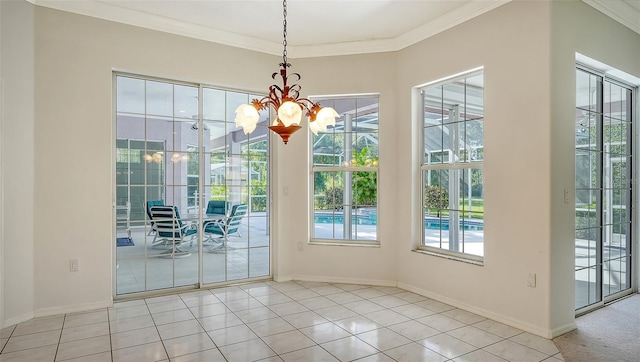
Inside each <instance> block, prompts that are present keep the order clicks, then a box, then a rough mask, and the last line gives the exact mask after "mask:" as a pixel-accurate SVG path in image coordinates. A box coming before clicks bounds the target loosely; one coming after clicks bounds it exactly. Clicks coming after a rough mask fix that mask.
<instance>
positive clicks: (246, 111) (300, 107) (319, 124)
mask: <svg viewBox="0 0 640 362" xmlns="http://www.w3.org/2000/svg"><path fill="white" fill-rule="evenodd" d="M282 6H283V9H284V11H283V18H284V21H283V29H284V30H283V39H284V40H283V42H282V45H283V46H284V48H283V51H282V63H280V72H279V73H278V72H276V73H273V74H272V75H271V78H273V79H276V76H278V75H280V77H281V78H282V85H281V86H280V85H276V84H274V85H271V86H270V87H269V94H268V95H267V96H265V97H263V98H261V99H253V100H252V101H251V104H243V105H241V106H240V107H238V109H236V119H235V121H236V126H237V127H242V129H243V131H244V133H245V134H249V133H251V132H253V131H254V130H255V129H256V125H257V124H258V120H259V119H260V113H259V111H261V110H263V109H268V108H269V107H273V108H274V109H275V110H276V113H277V115H278V117H277V118H276V119H275V120H274V121H273V124H272V125H271V126H269V129H270V130H271V131H273V132H275V133H277V134H278V135H280V137H281V138H282V141H283V142H284V144H287V142H289V137H290V136H291V135H292V134H293V133H294V132H296V131H297V130H299V129H301V128H302V127H301V126H300V122H301V121H302V113H303V112H306V116H307V118H308V119H309V129H310V130H311V132H313V134H315V135H317V134H318V131H323V132H325V131H326V130H327V126H335V124H336V117H338V112H336V111H335V110H334V109H333V108H330V107H326V108H322V107H321V106H320V104H319V103H315V102H313V101H311V100H310V99H308V98H302V97H300V89H301V87H300V85H299V84H297V83H295V84H292V85H289V84H288V81H289V77H294V78H295V80H294V82H296V81H299V80H300V79H301V77H300V74H298V73H292V74H289V75H287V68H289V67H290V66H291V64H289V63H288V62H287V1H286V0H284V1H283V3H282Z"/></svg>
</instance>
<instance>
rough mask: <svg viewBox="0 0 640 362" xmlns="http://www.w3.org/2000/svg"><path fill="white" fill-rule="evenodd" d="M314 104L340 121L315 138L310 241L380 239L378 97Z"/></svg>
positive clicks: (312, 150) (360, 241)
mask: <svg viewBox="0 0 640 362" xmlns="http://www.w3.org/2000/svg"><path fill="white" fill-rule="evenodd" d="M314 101H316V102H319V103H320V104H322V106H328V107H333V108H334V109H335V110H336V111H337V112H338V113H339V114H340V118H339V119H337V120H336V126H335V127H333V128H331V127H329V129H328V130H327V132H324V133H318V135H312V138H311V157H312V165H313V169H312V172H313V177H312V181H311V182H312V187H311V190H312V191H313V195H311V197H312V201H311V203H310V204H311V205H312V209H311V225H312V231H311V239H312V241H319V242H337V243H343V242H349V243H354V242H355V243H372V242H374V241H375V240H376V239H377V236H378V233H377V230H378V229H377V222H378V220H377V215H378V152H379V151H378V115H379V112H378V97H377V96H367V97H364V96H360V97H355V96H354V97H341V98H323V99H314Z"/></svg>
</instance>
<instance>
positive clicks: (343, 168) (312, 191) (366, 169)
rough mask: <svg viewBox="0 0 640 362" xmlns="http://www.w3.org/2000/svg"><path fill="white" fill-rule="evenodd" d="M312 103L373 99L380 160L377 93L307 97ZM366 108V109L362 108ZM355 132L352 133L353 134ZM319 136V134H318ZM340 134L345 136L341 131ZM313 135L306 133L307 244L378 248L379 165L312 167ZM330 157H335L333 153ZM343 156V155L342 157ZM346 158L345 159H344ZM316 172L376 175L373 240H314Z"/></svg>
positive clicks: (343, 164) (330, 130) (378, 97)
mask: <svg viewBox="0 0 640 362" xmlns="http://www.w3.org/2000/svg"><path fill="white" fill-rule="evenodd" d="M309 98H310V99H312V100H314V101H319V103H321V104H322V101H323V100H324V101H326V100H345V99H354V100H355V99H358V98H375V99H376V100H377V108H378V112H377V113H378V123H377V124H378V128H377V129H376V136H377V138H378V145H377V146H378V156H377V157H378V160H379V158H380V94H379V93H366V94H348V95H328V96H315V97H314V96H312V97H309ZM364 108H366V107H364ZM329 132H333V128H332V127H330V128H328V130H327V132H324V133H329ZM355 133H356V132H354V134H355ZM318 134H320V133H318ZM341 134H343V135H344V134H345V132H344V131H343V132H342V133H341ZM313 136H314V135H313V134H312V133H311V131H308V140H309V146H308V157H309V158H308V159H309V192H308V195H309V208H308V210H309V215H308V216H309V218H308V219H309V224H308V225H309V228H308V244H311V245H334V246H335V245H337V246H359V247H379V246H380V231H379V230H380V229H379V224H380V223H379V195H380V178H379V176H380V168H379V164H378V165H376V166H373V165H371V166H351V165H348V166H347V165H345V163H346V162H344V161H343V163H342V165H341V166H336V165H331V166H315V165H314V150H313V147H314V144H313ZM332 155H336V154H335V153H333V154H332ZM343 156H344V155H343ZM345 158H346V157H345ZM316 172H341V173H346V172H351V173H352V177H353V174H354V173H356V172H374V173H375V175H376V202H375V210H376V237H375V239H373V240H367V239H352V238H350V239H345V238H335V237H334V238H316V237H314V235H315V211H316V210H315V202H316V200H315V173H316Z"/></svg>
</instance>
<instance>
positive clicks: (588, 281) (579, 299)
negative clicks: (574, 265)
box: [575, 268, 600, 309]
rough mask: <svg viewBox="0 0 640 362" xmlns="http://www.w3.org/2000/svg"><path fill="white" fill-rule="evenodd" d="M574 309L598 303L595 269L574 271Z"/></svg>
mask: <svg viewBox="0 0 640 362" xmlns="http://www.w3.org/2000/svg"><path fill="white" fill-rule="evenodd" d="M575 288H576V309H580V308H583V307H586V306H588V305H591V304H593V303H596V302H598V301H599V299H600V298H599V295H598V294H599V293H598V285H597V278H596V268H587V269H580V270H576V286H575Z"/></svg>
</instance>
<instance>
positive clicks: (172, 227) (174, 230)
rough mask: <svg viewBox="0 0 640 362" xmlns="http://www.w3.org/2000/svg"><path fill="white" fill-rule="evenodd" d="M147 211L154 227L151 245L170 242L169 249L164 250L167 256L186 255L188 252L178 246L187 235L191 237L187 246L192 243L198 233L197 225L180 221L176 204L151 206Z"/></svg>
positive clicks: (183, 241)
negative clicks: (154, 231) (154, 234)
mask: <svg viewBox="0 0 640 362" xmlns="http://www.w3.org/2000/svg"><path fill="white" fill-rule="evenodd" d="M149 211H150V213H151V218H152V219H153V222H154V224H155V229H156V236H155V237H154V238H153V243H152V245H156V244H159V243H162V242H164V243H165V244H171V246H172V248H171V250H168V251H166V252H165V254H167V256H171V257H174V256H188V255H189V254H190V253H189V252H187V251H183V250H180V248H179V246H180V245H182V244H183V243H185V238H187V237H190V239H191V240H190V244H189V246H191V245H192V244H193V240H194V238H195V237H196V235H197V234H198V226H197V225H196V224H193V223H191V224H187V223H185V222H184V221H182V219H181V218H180V212H179V211H178V207H177V206H169V205H167V206H152V207H151V209H150V210H149Z"/></svg>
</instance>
